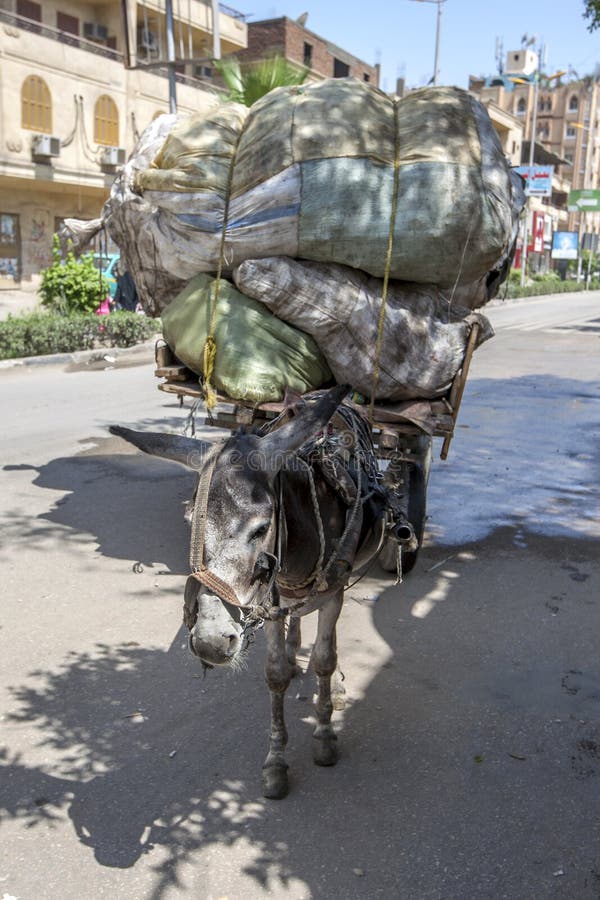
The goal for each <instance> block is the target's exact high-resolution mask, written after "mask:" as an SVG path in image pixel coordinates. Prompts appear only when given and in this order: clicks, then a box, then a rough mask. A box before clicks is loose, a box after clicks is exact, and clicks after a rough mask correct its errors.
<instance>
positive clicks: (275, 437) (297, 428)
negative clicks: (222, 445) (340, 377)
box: [260, 384, 350, 468]
mask: <svg viewBox="0 0 600 900" xmlns="http://www.w3.org/2000/svg"><path fill="white" fill-rule="evenodd" d="M349 391H350V385H348V384H338V385H336V387H334V388H331V389H330V390H329V391H326V392H325V393H324V394H323V396H322V397H320V398H319V399H318V400H317V402H316V403H313V404H312V405H309V404H306V406H305V407H304V409H302V410H300V411H299V412H298V415H297V416H295V417H294V418H293V419H292V421H291V422H287V423H286V424H285V425H282V426H281V428H277V429H276V430H275V431H273V432H271V434H267V435H265V436H264V437H263V438H261V439H260V450H261V453H262V454H264V458H265V460H266V461H267V464H268V462H269V460H270V459H275V460H278V465H277V468H281V465H282V463H283V458H284V456H285V455H286V454H288V453H294V451H296V450H298V448H299V447H301V446H302V444H304V443H306V441H308V440H309V438H311V437H312V436H313V435H315V434H318V433H319V431H322V430H323V429H324V428H325V426H326V425H327V423H328V422H329V420H330V418H331V417H332V415H333V414H334V412H335V411H336V409H337V408H338V406H339V405H340V403H341V402H342V400H343V399H344V397H345V396H346V394H347V393H348V392H349ZM268 467H269V466H268Z"/></svg>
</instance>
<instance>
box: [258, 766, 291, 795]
mask: <svg viewBox="0 0 600 900" xmlns="http://www.w3.org/2000/svg"><path fill="white" fill-rule="evenodd" d="M262 781H263V797H267V799H268V800H281V799H283V797H285V796H287V792H288V790H289V780H288V774H287V766H268V767H265V768H264V769H263V774H262Z"/></svg>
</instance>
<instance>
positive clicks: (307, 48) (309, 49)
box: [304, 41, 313, 69]
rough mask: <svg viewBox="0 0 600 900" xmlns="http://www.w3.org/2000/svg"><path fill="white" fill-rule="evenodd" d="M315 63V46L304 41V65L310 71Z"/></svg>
mask: <svg viewBox="0 0 600 900" xmlns="http://www.w3.org/2000/svg"><path fill="white" fill-rule="evenodd" d="M312 62H313V45H312V44H309V43H308V41H304V65H305V66H306V67H307V68H308V69H310V68H311V67H312Z"/></svg>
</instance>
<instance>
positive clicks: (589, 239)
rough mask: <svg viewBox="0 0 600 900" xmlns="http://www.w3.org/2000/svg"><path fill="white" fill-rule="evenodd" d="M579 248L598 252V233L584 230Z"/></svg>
mask: <svg viewBox="0 0 600 900" xmlns="http://www.w3.org/2000/svg"><path fill="white" fill-rule="evenodd" d="M581 249H582V250H591V251H592V253H597V252H598V235H597V234H592V233H591V232H589V231H586V233H585V234H584V236H583V241H582V242H581Z"/></svg>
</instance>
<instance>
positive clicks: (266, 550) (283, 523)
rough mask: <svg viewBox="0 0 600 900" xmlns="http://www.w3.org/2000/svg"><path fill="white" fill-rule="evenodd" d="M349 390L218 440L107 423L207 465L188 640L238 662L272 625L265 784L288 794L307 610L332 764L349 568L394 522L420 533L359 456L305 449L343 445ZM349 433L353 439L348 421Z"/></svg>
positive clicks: (195, 526)
mask: <svg viewBox="0 0 600 900" xmlns="http://www.w3.org/2000/svg"><path fill="white" fill-rule="evenodd" d="M347 391H348V387H347V386H345V385H342V386H337V387H335V388H332V389H331V390H328V391H325V392H321V394H320V397H319V399H318V400H317V401H316V402H315V403H314V405H308V404H304V406H303V407H302V408H300V409H299V410H297V414H296V415H295V416H294V417H293V418H292V419H291V421H287V422H286V423H285V424H282V425H280V427H278V428H276V430H273V431H270V432H269V433H267V434H262V435H260V434H257V433H237V434H235V435H233V436H232V437H230V438H229V439H227V440H225V441H224V442H221V443H220V444H219V445H218V446H217V447H215V445H214V444H210V443H207V442H204V441H200V440H197V439H192V438H185V437H182V436H178V435H165V434H159V433H143V432H133V431H131V430H130V429H127V428H122V427H120V426H113V427H111V429H110V430H111V432H112V433H113V434H116V435H119V436H121V437H123V438H124V439H125V440H127V441H129V442H130V443H132V444H134V445H135V446H136V447H138V448H139V449H141V450H143V451H145V452H146V453H151V454H153V455H156V456H161V457H164V458H167V459H172V460H175V461H177V462H179V463H183V464H184V465H186V466H188V467H192V468H196V469H200V474H199V482H198V488H197V491H196V495H195V500H194V501H193V513H192V516H191V519H192V537H191V544H190V565H191V568H192V574H191V575H190V576H189V578H188V580H187V584H186V589H185V601H184V622H185V623H186V625H187V627H188V629H189V646H190V649H191V651H192V653H194V654H195V655H196V656H197V657H199V658H200V660H201V661H202V662H203V664H204V665H205V666H206V667H213V666H230V667H234V668H235V666H236V662H237V663H238V664H239V660H240V655H241V654H243V653H244V652H245V650H246V646H247V643H248V637H249V635H250V633H251V632H252V630H253V629H254V628H255V627H257V626H260V625H262V624H263V623H264V629H265V635H266V665H265V675H266V681H267V685H268V688H269V691H270V694H271V729H270V738H269V750H268V754H267V757H266V760H265V762H264V765H263V789H264V795H265V797H269V798H273V799H278V798H281V797H284V796H285V795H286V794H287V792H288V774H287V769H288V766H287V763H286V761H285V755H284V752H285V747H286V744H287V730H286V726H285V721H284V696H285V692H286V690H287V688H288V685H289V683H290V680H291V678H292V676H293V675H294V674H297V672H298V670H297V667H296V651H297V649H298V647H299V645H300V618H301V617H302V616H304V615H306V614H308V613H311V612H314V611H318V627H317V635H316V640H315V643H314V647H313V649H312V654H311V665H312V667H313V669H314V671H315V673H316V675H317V679H318V693H317V701H316V718H317V725H316V728H315V731H314V733H313V758H314V762H315V763H316V764H317V765H321V766H331V765H334V764H335V762H336V760H337V747H336V741H337V737H336V734H335V732H334V729H333V727H332V724H331V715H332V710H333V704H332V697H331V678H332V675H333V673H334V671H335V669H336V665H337V651H336V623H337V620H338V617H339V615H340V611H341V608H342V602H343V596H344V587H345V585H346V583H347V581H348V577H349V573H350V571H351V570H353V569H355V568H356V567H357V566H358V565H360V566H364V565H365V564H366V563H367V562H368V561H369V560H370V559H371V558H374V556H375V555H376V554H377V553H378V552H379V549H380V548H381V546H382V544H383V541H384V540H385V539H386V537H387V536H389V534H390V530H392V531H393V534H394V536H395V537H396V538H397V539H398V540H400V541H404V542H405V543H409V544H410V541H411V540H413V541H414V537H413V531H412V528H411V526H410V524H409V523H408V521H407V520H406V519H405V518H404V517H403V516H402V514H401V513H400V514H398V513H397V511H396V514H395V515H392V516H390V514H389V510H390V508H391V506H390V503H389V496H388V495H387V493H386V491H385V488H382V487H381V485H379V484H378V483H374V482H373V479H371V480H370V482H369V484H368V485H365V483H364V482H365V478H364V470H363V471H357V469H356V466H355V467H354V470H353V473H354V478H349V477H348V472H349V467H348V466H345V467H343V466H340V465H339V464H337V463H336V459H337V462H339V455H340V454H339V453H338V454H337V457H336V455H335V454H334V458H333V461H332V459H331V458H329V459H327V458H325V459H324V461H323V464H322V465H321V467H319V465H311V464H310V463H309V462H307V461H306V459H305V458H304V457H305V454H304V456H303V454H302V453H299V451H300V448H302V447H306V446H307V442H310V441H311V439H313V440H314V438H315V435H318V434H319V433H320V434H321V436H322V439H325V440H326V441H329V442H330V443H331V441H333V442H334V444H335V441H336V439H337V438H339V434H338V432H337V430H336V429H335V428H332V426H330V427H329V430H327V425H328V422H329V421H330V419H331V417H332V415H333V414H334V413H335V411H336V410H337V409H338V407H339V405H340V403H341V401H342V399H343V398H344V396H345V394H346V393H347ZM343 409H344V410H348V409H349V407H346V406H344V407H343ZM340 412H341V409H340ZM338 415H339V413H338ZM356 415H357V414H356V413H354V416H356ZM353 427H354V428H355V434H356V433H357V429H356V426H355V425H354V426H353ZM363 428H364V424H363ZM366 430H367V434H369V432H368V428H367V429H366ZM342 437H343V438H344V439H345V440H346V442H347V437H348V434H347V431H346V432H344V434H343V435H342ZM343 444H344V440H342V441H341V442H340V445H341V446H342V456H343ZM345 458H346V461H347V459H348V455H347V454H346V457H345ZM354 459H356V454H355V456H354ZM372 462H374V457H373V458H372ZM350 468H351V467H350ZM332 469H333V470H334V476H335V477H332ZM367 480H368V479H367ZM353 488H354V491H353ZM353 495H354V496H353ZM392 505H393V504H392Z"/></svg>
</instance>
